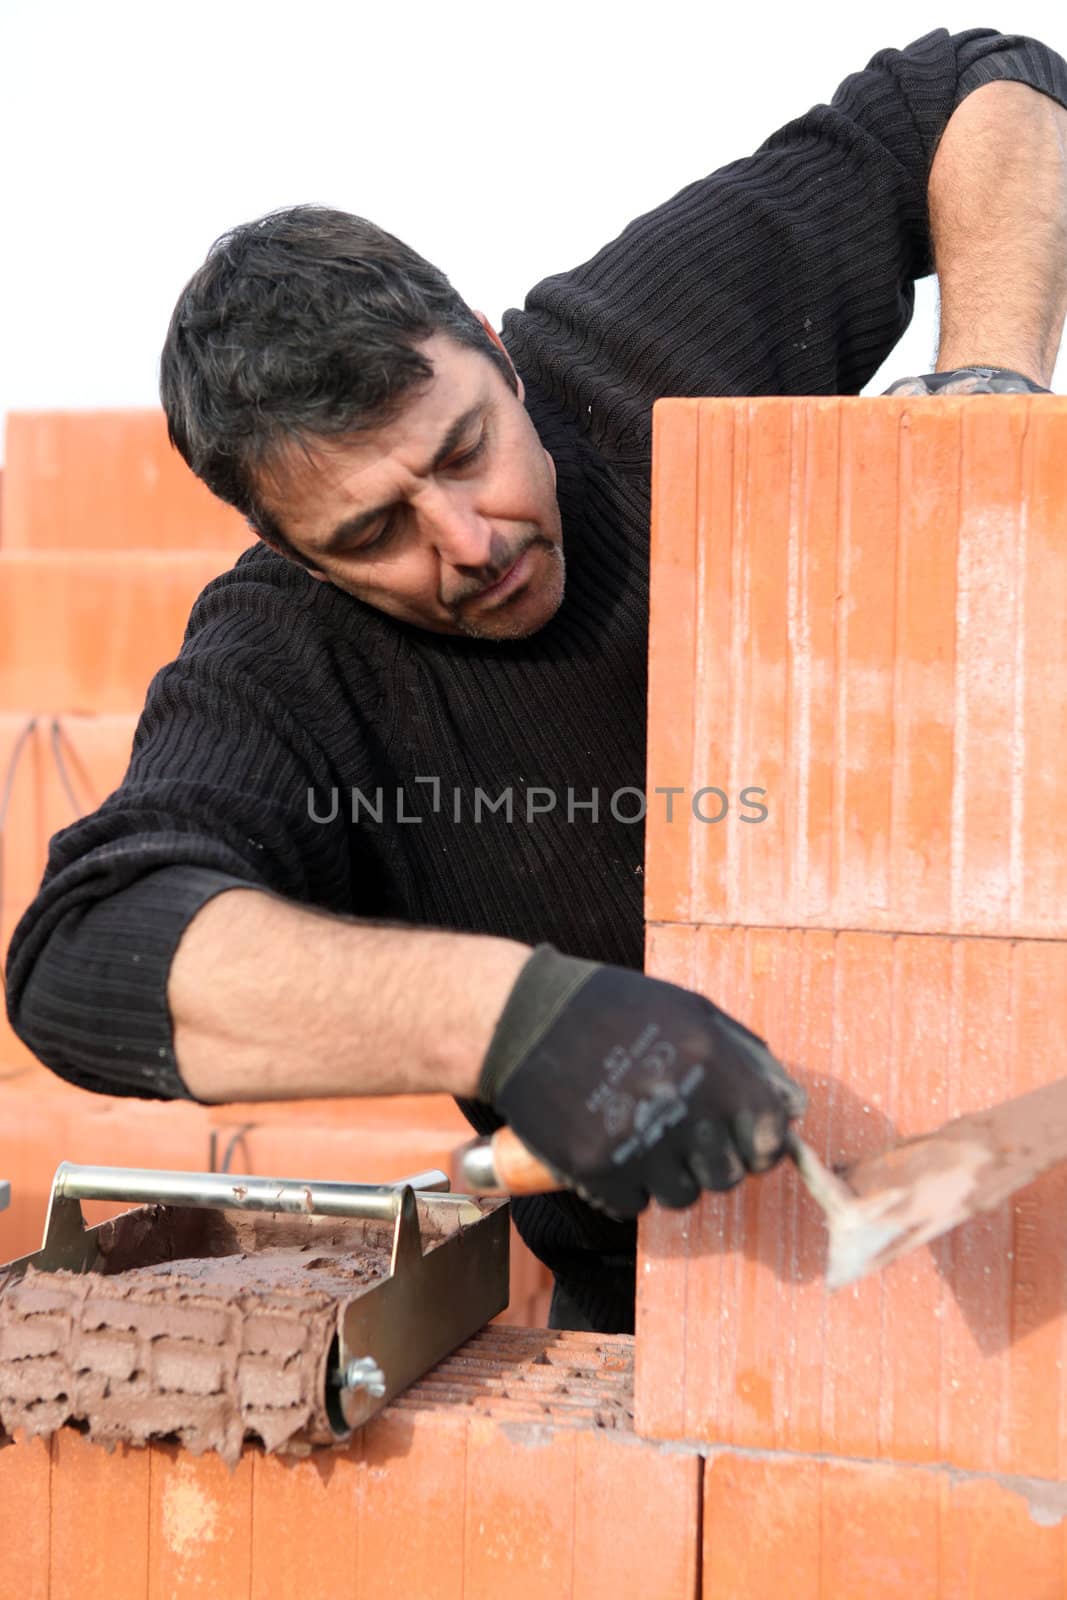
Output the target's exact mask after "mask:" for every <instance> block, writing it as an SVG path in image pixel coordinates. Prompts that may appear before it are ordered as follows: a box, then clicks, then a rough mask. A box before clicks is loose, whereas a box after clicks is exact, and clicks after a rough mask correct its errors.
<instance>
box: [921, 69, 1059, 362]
mask: <svg viewBox="0 0 1067 1600" xmlns="http://www.w3.org/2000/svg"><path fill="white" fill-rule="evenodd" d="M929 200H930V227H931V233H932V236H933V242H934V259H935V263H936V267H937V275H938V279H939V284H940V291H941V335H940V345H939V350H938V358H937V370H938V372H949V371H952V370H954V369H956V368H958V367H965V366H972V365H985V366H999V367H1009V368H1012V369H1013V370H1015V371H1018V372H1022V373H1024V374H1025V375H1026V376H1027V377H1030V378H1033V379H1035V380H1036V381H1037V382H1038V383H1041V384H1044V385H1045V386H1046V387H1048V385H1049V384H1050V382H1051V379H1052V371H1053V368H1054V367H1055V364H1056V356H1057V353H1058V351H1059V346H1060V339H1061V337H1062V334H1063V325H1064V317H1065V315H1067V112H1065V111H1064V110H1063V108H1062V107H1061V106H1059V105H1057V104H1056V102H1055V101H1053V100H1050V99H1049V98H1048V96H1047V95H1043V94H1041V93H1039V92H1038V91H1037V90H1036V89H1031V88H1029V87H1028V85H1026V84H1021V83H988V84H984V85H983V86H982V88H980V89H976V90H974V92H973V93H971V94H969V95H968V96H967V98H966V100H964V101H963V103H962V105H960V106H959V107H958V109H957V110H956V112H955V113H954V114H953V116H952V117H951V119H950V121H949V123H948V126H947V128H946V129H945V132H944V134H943V136H942V139H941V143H940V145H939V146H938V149H937V154H936V156H935V157H934V163H933V167H932V170H931V174H930V187H929Z"/></svg>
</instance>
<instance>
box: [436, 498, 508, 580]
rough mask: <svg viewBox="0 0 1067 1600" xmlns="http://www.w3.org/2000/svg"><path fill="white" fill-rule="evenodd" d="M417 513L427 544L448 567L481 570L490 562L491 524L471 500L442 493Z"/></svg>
mask: <svg viewBox="0 0 1067 1600" xmlns="http://www.w3.org/2000/svg"><path fill="white" fill-rule="evenodd" d="M420 510H421V514H422V518H423V522H424V526H425V527H426V530H427V533H428V535H429V539H430V543H431V544H432V545H433V547H434V549H435V550H436V551H437V553H438V555H439V556H440V558H441V560H442V561H445V562H447V563H448V565H449V566H452V567H474V568H480V567H485V566H487V565H488V564H489V561H490V552H491V547H492V540H493V528H492V524H491V523H490V522H489V521H487V520H486V518H485V517H483V516H482V515H481V513H480V512H479V511H478V509H477V508H476V507H475V506H474V505H473V504H472V503H471V501H469V500H466V499H464V498H461V497H459V496H454V495H450V494H448V493H446V492H442V493H441V494H440V495H438V496H436V497H435V498H434V500H433V502H432V503H430V504H424V505H423V506H422V507H421V508H420Z"/></svg>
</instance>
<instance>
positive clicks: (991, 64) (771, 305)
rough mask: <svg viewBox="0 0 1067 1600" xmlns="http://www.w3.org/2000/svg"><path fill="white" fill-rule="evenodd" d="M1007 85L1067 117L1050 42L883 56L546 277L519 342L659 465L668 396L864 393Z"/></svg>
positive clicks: (988, 43) (558, 387) (543, 375)
mask: <svg viewBox="0 0 1067 1600" xmlns="http://www.w3.org/2000/svg"><path fill="white" fill-rule="evenodd" d="M996 79H1010V80H1014V81H1017V82H1021V83H1025V84H1028V85H1030V86H1031V87H1033V88H1035V89H1037V90H1039V91H1041V92H1042V93H1044V94H1047V95H1049V96H1050V97H1051V98H1053V99H1054V100H1056V101H1058V102H1059V104H1060V105H1067V63H1065V62H1064V60H1063V59H1062V57H1060V56H1059V55H1057V54H1056V53H1055V52H1054V51H1053V50H1050V49H1048V48H1047V47H1046V46H1044V45H1042V44H1039V43H1037V42H1036V41H1034V40H1032V39H1026V38H1022V37H1019V36H1005V35H1002V34H999V33H996V32H995V31H993V30H990V29H985V28H978V29H972V30H970V31H969V32H966V33H959V34H955V35H950V34H949V33H947V32H946V31H945V29H943V28H940V29H937V30H936V31H935V32H933V33H929V34H926V35H925V36H924V37H923V38H921V39H919V40H917V41H915V43H913V44H910V45H908V46H907V47H906V49H904V50H882V51H880V52H879V53H878V54H877V55H875V56H874V57H873V59H872V60H871V61H870V63H869V64H868V65H867V67H866V68H865V69H864V70H863V71H862V72H857V73H853V74H852V75H851V76H850V77H848V78H846V79H845V81H844V82H843V83H842V84H841V86H840V88H839V89H838V90H837V92H836V94H835V95H834V96H833V99H832V101H831V103H830V104H829V105H817V106H815V107H814V108H813V109H812V110H811V111H809V112H808V113H807V114H806V115H804V116H802V117H799V118H798V119H796V120H795V121H793V122H790V123H789V124H788V125H787V126H785V127H783V128H781V129H780V130H779V131H778V132H777V133H775V134H773V135H772V136H771V138H769V139H767V140H766V141H765V143H764V144H762V145H761V146H760V148H759V149H758V150H757V151H756V152H755V154H754V155H752V156H749V157H747V158H746V159H744V160H741V161H735V162H733V163H731V164H730V165H729V166H727V167H723V168H722V169H720V170H719V171H718V172H715V173H712V174H711V176H710V177H706V178H703V179H701V180H699V181H698V182H696V183H693V184H690V185H689V186H688V187H687V188H685V189H683V190H682V191H681V192H680V193H679V194H677V195H675V196H674V198H673V199H671V200H669V201H667V202H666V204H664V205H662V206H660V207H658V208H657V209H656V210H654V211H651V212H649V213H648V214H647V215H646V216H643V217H640V218H638V219H637V220H636V221H635V222H632V223H631V224H630V225H629V227H627V228H626V229H625V230H624V232H623V233H622V234H620V235H619V237H618V238H617V239H615V240H613V241H612V243H611V244H608V245H606V246H605V247H604V249H602V250H601V251H600V252H599V253H598V254H597V255H595V256H594V257H593V258H592V259H591V260H590V261H587V262H586V263H585V264H584V265H583V266H580V267H578V268H576V269H575V270H574V271H572V272H567V273H562V274H560V275H558V276H555V277H551V278H546V279H544V280H543V281H542V282H541V283H539V284H538V285H537V286H536V287H535V288H534V289H533V290H532V291H531V293H530V294H529V296H528V297H527V300H526V305H525V308H524V310H522V311H511V312H508V313H507V315H506V316H505V319H504V338H505V342H506V344H507V346H508V349H509V351H510V352H511V354H512V357H513V359H514V361H515V363H516V365H517V366H518V368H519V370H520V371H523V372H526V373H529V374H530V376H531V377H534V378H536V379H537V381H539V382H540V383H541V384H542V386H543V387H545V388H546V389H548V391H549V392H550V393H551V394H552V395H553V397H554V398H555V399H556V400H557V401H558V402H559V403H561V404H563V405H565V406H566V407H567V408H568V409H569V411H570V413H571V415H576V416H577V417H578V419H579V421H580V424H581V425H582V426H583V428H584V429H585V430H586V431H587V432H588V434H589V435H590V437H591V439H592V442H593V443H594V444H595V445H596V446H597V447H598V448H599V449H601V450H603V451H604V452H605V453H606V454H608V455H609V456H614V457H615V458H616V459H619V460H624V459H626V458H628V457H636V458H641V457H644V458H645V459H646V461H647V452H648V446H649V435H650V423H651V409H652V405H653V403H654V402H655V401H656V400H657V399H659V398H660V397H661V396H664V395H681V396H700V395H729V394H735V395H745V394H750V395H760V394H857V393H859V391H860V390H861V389H862V388H863V386H864V384H865V383H866V382H867V381H868V379H869V378H870V377H871V376H873V374H874V373H875V372H876V371H877V370H878V367H879V366H880V365H881V363H882V361H883V360H884V359H885V357H886V356H887V355H888V354H889V352H890V351H891V350H892V348H893V346H894V345H895V344H896V342H897V340H898V339H899V338H900V337H901V335H902V334H903V333H904V331H905V329H906V328H907V325H908V323H909V322H910V320H911V315H912V311H913V308H914V288H913V285H914V281H915V280H916V279H917V278H921V277H925V276H926V275H928V274H929V273H930V272H932V271H933V260H932V252H931V241H930V232H929V220H928V205H927V186H928V180H929V174H930V168H931V165H932V163H933V159H934V154H935V152H936V150H937V145H938V142H939V140H940V138H941V135H942V134H943V132H944V130H945V127H946V125H947V123H948V120H949V118H950V117H951V115H952V113H953V111H954V110H955V109H956V107H957V106H958V105H959V104H960V103H961V101H962V100H964V99H965V98H966V96H967V95H968V94H970V93H971V92H972V91H973V90H974V89H977V88H979V87H980V86H981V85H983V84H985V83H989V82H992V81H994V80H996Z"/></svg>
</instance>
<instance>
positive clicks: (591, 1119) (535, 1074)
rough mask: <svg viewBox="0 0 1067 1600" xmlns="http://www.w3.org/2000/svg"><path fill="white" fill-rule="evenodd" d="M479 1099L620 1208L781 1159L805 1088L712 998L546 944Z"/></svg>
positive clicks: (501, 1030)
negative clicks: (706, 998)
mask: <svg viewBox="0 0 1067 1600" xmlns="http://www.w3.org/2000/svg"><path fill="white" fill-rule="evenodd" d="M478 1096H479V1099H481V1100H484V1101H487V1102H488V1103H489V1104H491V1105H493V1106H495V1107H496V1109H497V1110H498V1111H499V1112H500V1113H501V1115H502V1116H504V1117H506V1118H507V1120H508V1122H509V1123H510V1124H511V1126H512V1128H513V1129H514V1130H515V1132H516V1133H517V1134H518V1136H519V1138H520V1139H521V1140H522V1142H523V1143H524V1144H525V1145H526V1146H527V1147H528V1149H530V1150H531V1151H532V1152H533V1153H534V1155H536V1156H539V1157H540V1159H541V1160H542V1161H543V1162H544V1163H545V1164H546V1166H549V1167H550V1168H551V1169H552V1170H553V1172H554V1173H555V1175H556V1177H557V1178H558V1179H559V1180H560V1181H561V1182H562V1183H564V1184H566V1185H567V1186H568V1187H569V1188H572V1189H576V1190H577V1191H578V1193H579V1194H581V1195H582V1196H583V1197H584V1198H585V1199H586V1200H588V1201H590V1202H591V1203H592V1204H593V1205H595V1206H597V1207H599V1208H600V1209H601V1210H604V1211H608V1212H610V1213H612V1214H613V1215H615V1216H617V1217H634V1216H636V1215H637V1214H638V1212H640V1211H643V1210H644V1208H645V1206H646V1205H647V1204H648V1201H649V1197H650V1196H651V1197H652V1198H653V1199H656V1200H658V1201H660V1203H661V1204H663V1205H666V1206H673V1207H682V1206H688V1205H692V1203H693V1202H694V1201H695V1200H696V1199H697V1198H698V1196H699V1194H700V1191H701V1189H730V1188H732V1187H733V1185H734V1184H735V1183H739V1182H740V1180H741V1179H742V1178H743V1177H744V1175H745V1172H746V1170H747V1171H749V1172H762V1171H764V1170H765V1169H766V1168H767V1167H771V1166H773V1165H774V1163H775V1162H776V1161H777V1160H778V1159H779V1158H780V1157H781V1156H782V1154H783V1153H784V1147H785V1137H786V1132H787V1130H788V1126H789V1119H790V1118H791V1117H796V1116H799V1115H800V1114H801V1112H802V1111H803V1110H804V1105H805V1095H804V1091H803V1090H802V1089H801V1088H800V1086H799V1084H796V1083H794V1082H793V1080H792V1079H791V1078H789V1077H788V1076H787V1075H786V1073H785V1071H784V1070H783V1068H782V1067H781V1066H780V1065H779V1063H778V1062H777V1061H776V1060H775V1058H774V1056H772V1055H771V1052H770V1051H769V1050H768V1049H767V1046H766V1045H765V1044H764V1042H763V1040H762V1039H759V1038H757V1036H756V1035H755V1034H754V1033H750V1032H749V1030H748V1029H747V1028H743V1027H742V1026H741V1024H740V1023H739V1022H735V1021H734V1019H733V1018H732V1017H728V1016H727V1015H726V1013H725V1012H723V1011H720V1010H719V1009H718V1007H717V1006H714V1005H712V1003H711V1001H710V1000H705V999H704V997H703V996H702V995H699V994H694V993H693V992H692V991H691V990H689V989H682V988H680V987H679V986H678V985H677V984H673V983H663V982H661V981H660V980H659V979H658V978H646V977H645V976H644V975H643V974H642V973H640V972H630V971H627V970H626V969H625V968H623V967H609V966H600V965H598V964H597V963H595V962H592V961H578V960H575V959H573V958H572V957H570V956H563V955H560V954H559V952H558V951H557V950H554V949H553V948H552V946H551V945H539V946H538V948H537V949H536V950H535V951H534V953H533V955H532V956H531V957H530V959H529V960H528V961H527V963H526V965H525V966H524V967H523V969H522V971H521V972H520V974H519V977H518V981H517V982H516V984H515V986H514V988H513V989H512V991H511V994H510V996H509V997H508V1001H507V1004H506V1005H505V1007H504V1010H503V1012H502V1013H501V1016H500V1020H499V1022H498V1023H497V1026H496V1031H495V1032H494V1034H493V1038H492V1041H491V1043H490V1046H489V1051H488V1053H487V1055H486V1058H485V1063H484V1065H483V1067H482V1074H481V1079H480V1082H479V1087H478Z"/></svg>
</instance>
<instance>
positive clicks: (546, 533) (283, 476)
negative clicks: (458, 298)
mask: <svg viewBox="0 0 1067 1600" xmlns="http://www.w3.org/2000/svg"><path fill="white" fill-rule="evenodd" d="M420 349H421V350H422V353H423V354H424V355H426V356H428V357H429V359H430V360H431V361H432V362H433V367H434V376H433V378H432V379H431V380H430V382H429V383H428V384H427V385H426V387H425V388H421V389H417V390H416V391H414V393H413V394H412V396H411V398H410V399H409V400H408V401H407V402H406V403H405V404H404V405H403V408H402V410H401V411H400V412H399V413H398V415H397V416H396V417H395V418H394V419H393V420H392V421H390V422H387V423H383V424H382V425H381V426H380V427H377V428H374V429H371V430H369V431H367V432H366V433H360V434H357V435H354V436H352V437H349V438H347V439H338V440H334V441H316V443H315V444H314V446H313V447H312V449H311V450H310V452H305V451H304V450H298V449H295V448H294V449H290V450H289V451H287V452H286V453H285V454H284V455H283V456H282V457H281V458H280V459H279V460H278V461H277V462H275V463H274V464H273V466H272V470H271V472H270V475H269V479H265V481H264V482H263V483H262V484H261V486H260V487H261V494H262V496H263V499H264V501H265V503H266V506H267V509H268V510H269V511H270V513H271V515H272V516H274V517H275V519H276V521H277V524H278V526H279V527H280V528H281V530H282V532H283V533H284V534H285V536H286V538H288V539H289V541H290V543H291V544H292V545H293V547H294V548H295V549H296V550H298V551H299V552H300V554H301V555H302V556H305V557H307V558H309V559H310V560H311V561H313V562H315V564H316V566H317V568H318V571H316V572H313V573H312V574H311V576H312V577H315V578H318V579H320V580H322V581H328V582H330V583H333V584H336V585H337V587H338V588H339V589H344V590H345V591H346V592H347V593H349V594H352V595H355V596H356V598H357V599H359V600H363V601H365V602H366V603H367V604H368V605H371V606H375V607H376V608H377V609H378V610H379V611H384V612H387V613H388V614H389V615H390V616H392V617H397V618H399V619H400V620H402V621H404V622H410V623H414V624H415V625H416V626H417V627H420V628H427V629H429V630H431V631H432V632H434V633H460V634H467V635H469V636H470V637H473V638H479V639H520V638H525V637H526V635H527V634H531V633H534V632H536V631H537V629H538V628H541V627H543V626H544V624H545V623H546V622H548V621H549V619H550V618H551V617H552V616H554V614H555V612H556V611H557V609H558V608H559V605H560V602H561V600H562V598H563V538H562V529H561V525H560V515H559V506H558V503H557V501H556V471H555V467H554V465H553V462H552V458H551V457H550V456H549V454H548V452H547V451H546V450H545V449H544V448H543V447H542V445H541V442H540V440H539V438H538V436H537V432H536V430H535V428H534V426H533V423H532V422H531V421H530V418H529V416H528V414H527V412H526V408H525V406H524V405H523V404H522V399H521V390H520V394H519V395H515V394H514V393H513V392H512V390H511V389H510V388H509V387H508V385H507V383H506V381H505V379H504V377H503V376H502V374H501V373H500V372H499V371H498V370H497V368H496V367H495V366H494V365H493V363H492V362H491V361H489V360H488V359H487V358H486V357H485V356H484V355H482V354H481V353H480V352H479V351H477V350H471V349H467V348H466V347H464V346H462V345H459V344H456V343H455V341H454V340H452V339H450V338H448V336H447V335H445V334H434V335H433V337H432V338H430V339H427V340H425V341H424V342H423V344H422V345H421V346H420Z"/></svg>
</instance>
